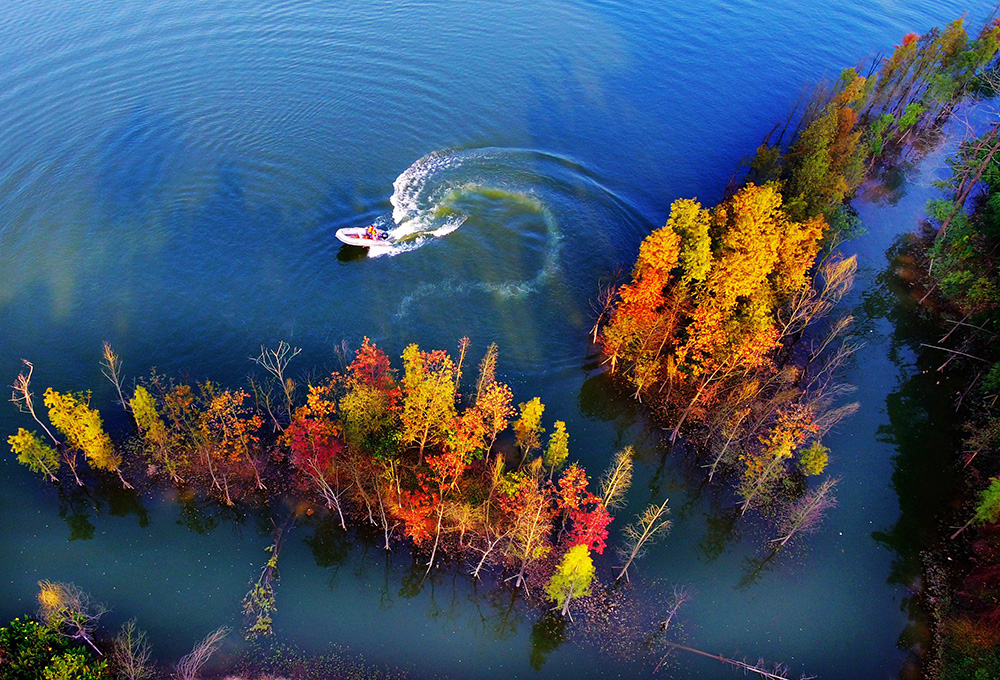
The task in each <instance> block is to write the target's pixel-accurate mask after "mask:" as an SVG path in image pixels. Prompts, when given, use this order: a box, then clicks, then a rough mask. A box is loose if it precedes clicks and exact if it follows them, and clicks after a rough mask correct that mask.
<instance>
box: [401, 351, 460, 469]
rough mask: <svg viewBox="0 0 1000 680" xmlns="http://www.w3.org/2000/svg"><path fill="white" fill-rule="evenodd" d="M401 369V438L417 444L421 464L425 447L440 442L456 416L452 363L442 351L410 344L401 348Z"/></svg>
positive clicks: (453, 367) (419, 463)
mask: <svg viewBox="0 0 1000 680" xmlns="http://www.w3.org/2000/svg"><path fill="white" fill-rule="evenodd" d="M403 369H404V374H403V412H402V422H403V441H404V442H406V443H409V444H417V445H419V447H420V451H419V456H418V465H422V464H423V462H424V446H426V444H427V442H428V441H431V442H435V443H439V442H443V441H444V439H445V438H446V437H447V434H448V427H449V425H451V423H452V422H453V420H454V419H455V416H456V412H455V399H456V390H455V365H454V364H453V363H452V361H451V358H450V357H449V356H448V354H447V353H446V352H444V351H443V350H435V351H432V352H422V351H420V349H419V348H418V347H417V346H416V345H410V346H408V347H407V348H406V349H405V350H403Z"/></svg>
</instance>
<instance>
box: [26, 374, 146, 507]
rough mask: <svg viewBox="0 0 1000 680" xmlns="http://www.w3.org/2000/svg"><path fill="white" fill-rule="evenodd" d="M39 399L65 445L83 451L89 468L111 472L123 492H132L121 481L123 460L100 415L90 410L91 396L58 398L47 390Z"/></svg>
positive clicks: (61, 396) (56, 394) (69, 395)
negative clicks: (120, 484) (41, 399)
mask: <svg viewBox="0 0 1000 680" xmlns="http://www.w3.org/2000/svg"><path fill="white" fill-rule="evenodd" d="M42 397H43V401H44V403H45V406H46V407H47V408H48V409H49V420H50V421H52V424H53V425H55V427H56V429H57V430H59V431H60V432H62V433H63V436H64V437H66V442H67V444H68V445H69V446H72V447H74V448H76V449H79V450H80V451H83V454H84V456H86V458H87V462H88V463H90V466H91V467H93V468H94V469H96V470H107V471H108V472H114V473H115V474H117V475H118V478H119V479H120V480H121V482H122V484H123V485H124V486H125V487H126V488H132V486H131V485H130V484H129V483H128V482H126V481H125V478H124V477H122V473H121V463H122V458H121V456H120V455H119V454H118V453H116V452H115V447H114V444H112V442H111V438H110V437H109V436H108V435H107V433H106V432H105V431H104V423H103V422H102V421H101V414H100V413H98V412H97V410H95V409H92V408H90V393H89V392H88V393H85V394H61V393H59V392H56V391H55V390H53V389H52V388H51V387H49V388H48V389H46V390H45V393H44V394H43V395H42Z"/></svg>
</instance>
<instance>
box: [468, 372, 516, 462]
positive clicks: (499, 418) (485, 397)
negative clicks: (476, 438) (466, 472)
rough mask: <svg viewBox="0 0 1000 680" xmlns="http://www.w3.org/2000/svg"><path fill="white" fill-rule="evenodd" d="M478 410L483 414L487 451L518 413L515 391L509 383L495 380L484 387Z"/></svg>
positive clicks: (477, 403)
mask: <svg viewBox="0 0 1000 680" xmlns="http://www.w3.org/2000/svg"><path fill="white" fill-rule="evenodd" d="M475 407H476V410H477V411H478V412H479V414H480V415H481V416H482V419H483V426H484V434H483V436H484V437H485V441H486V447H485V448H486V451H487V452H488V451H489V450H490V449H491V448H492V447H493V443H494V442H495V441H496V439H497V435H499V434H500V433H501V432H503V431H504V430H506V429H507V426H508V424H509V423H510V419H511V418H513V417H514V416H515V415H517V409H515V408H514V393H513V392H512V391H511V389H510V387H508V386H507V385H505V384H503V383H501V382H497V381H496V380H494V381H493V382H491V383H489V384H488V385H487V386H486V387H484V388H483V390H482V392H481V393H480V394H479V396H478V398H477V399H476V404H475Z"/></svg>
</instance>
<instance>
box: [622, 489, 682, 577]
mask: <svg viewBox="0 0 1000 680" xmlns="http://www.w3.org/2000/svg"><path fill="white" fill-rule="evenodd" d="M667 501H669V499H664V500H663V502H662V503H660V504H659V505H656V504H655V503H653V504H651V505H649V507H647V508H646V509H645V510H644V511H643V513H642V515H641V516H640V517H639V519H638V520H637V521H636V523H635V524H629V525H628V526H626V527H625V529H624V534H625V544H624V545H623V546H622V547H621V548H619V549H618V554H619V556H621V558H622V559H623V560H624V564H623V565H622V567H621V570H620V571H619V572H618V576H616V577H615V582H618V581H620V580H621V578H622V577H623V576H624V577H625V580H626V581H629V580H630V579H629V575H628V568H629V567H630V566H632V562H634V561H635V560H637V559H638V558H640V557H642V556H643V555H645V554H646V549H647V548H648V547H649V546H650V545H651V544H652V543H653V542H654V541H655V540H656V539H657V538H659V537H661V536H665V535H666V534H667V533H668V532H669V531H670V527H671V525H672V523H671V521H670V520H669V519H667V515H669V514H670V509H669V508H668V507H667Z"/></svg>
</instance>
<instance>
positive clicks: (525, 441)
mask: <svg viewBox="0 0 1000 680" xmlns="http://www.w3.org/2000/svg"><path fill="white" fill-rule="evenodd" d="M518 410H519V411H520V413H521V417H520V418H518V419H517V420H516V421H515V422H514V436H515V437H516V438H517V446H518V448H520V449H521V456H522V458H526V457H527V456H528V454H530V453H531V452H532V451H534V450H535V449H537V448H539V447H540V446H541V445H542V440H541V437H542V435H543V434H545V428H543V427H542V413H543V412H544V411H545V404H543V403H542V400H541V399H540V398H538V397H535V398H534V399H532V400H531V401H528V402H525V403H522V404H518Z"/></svg>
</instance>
